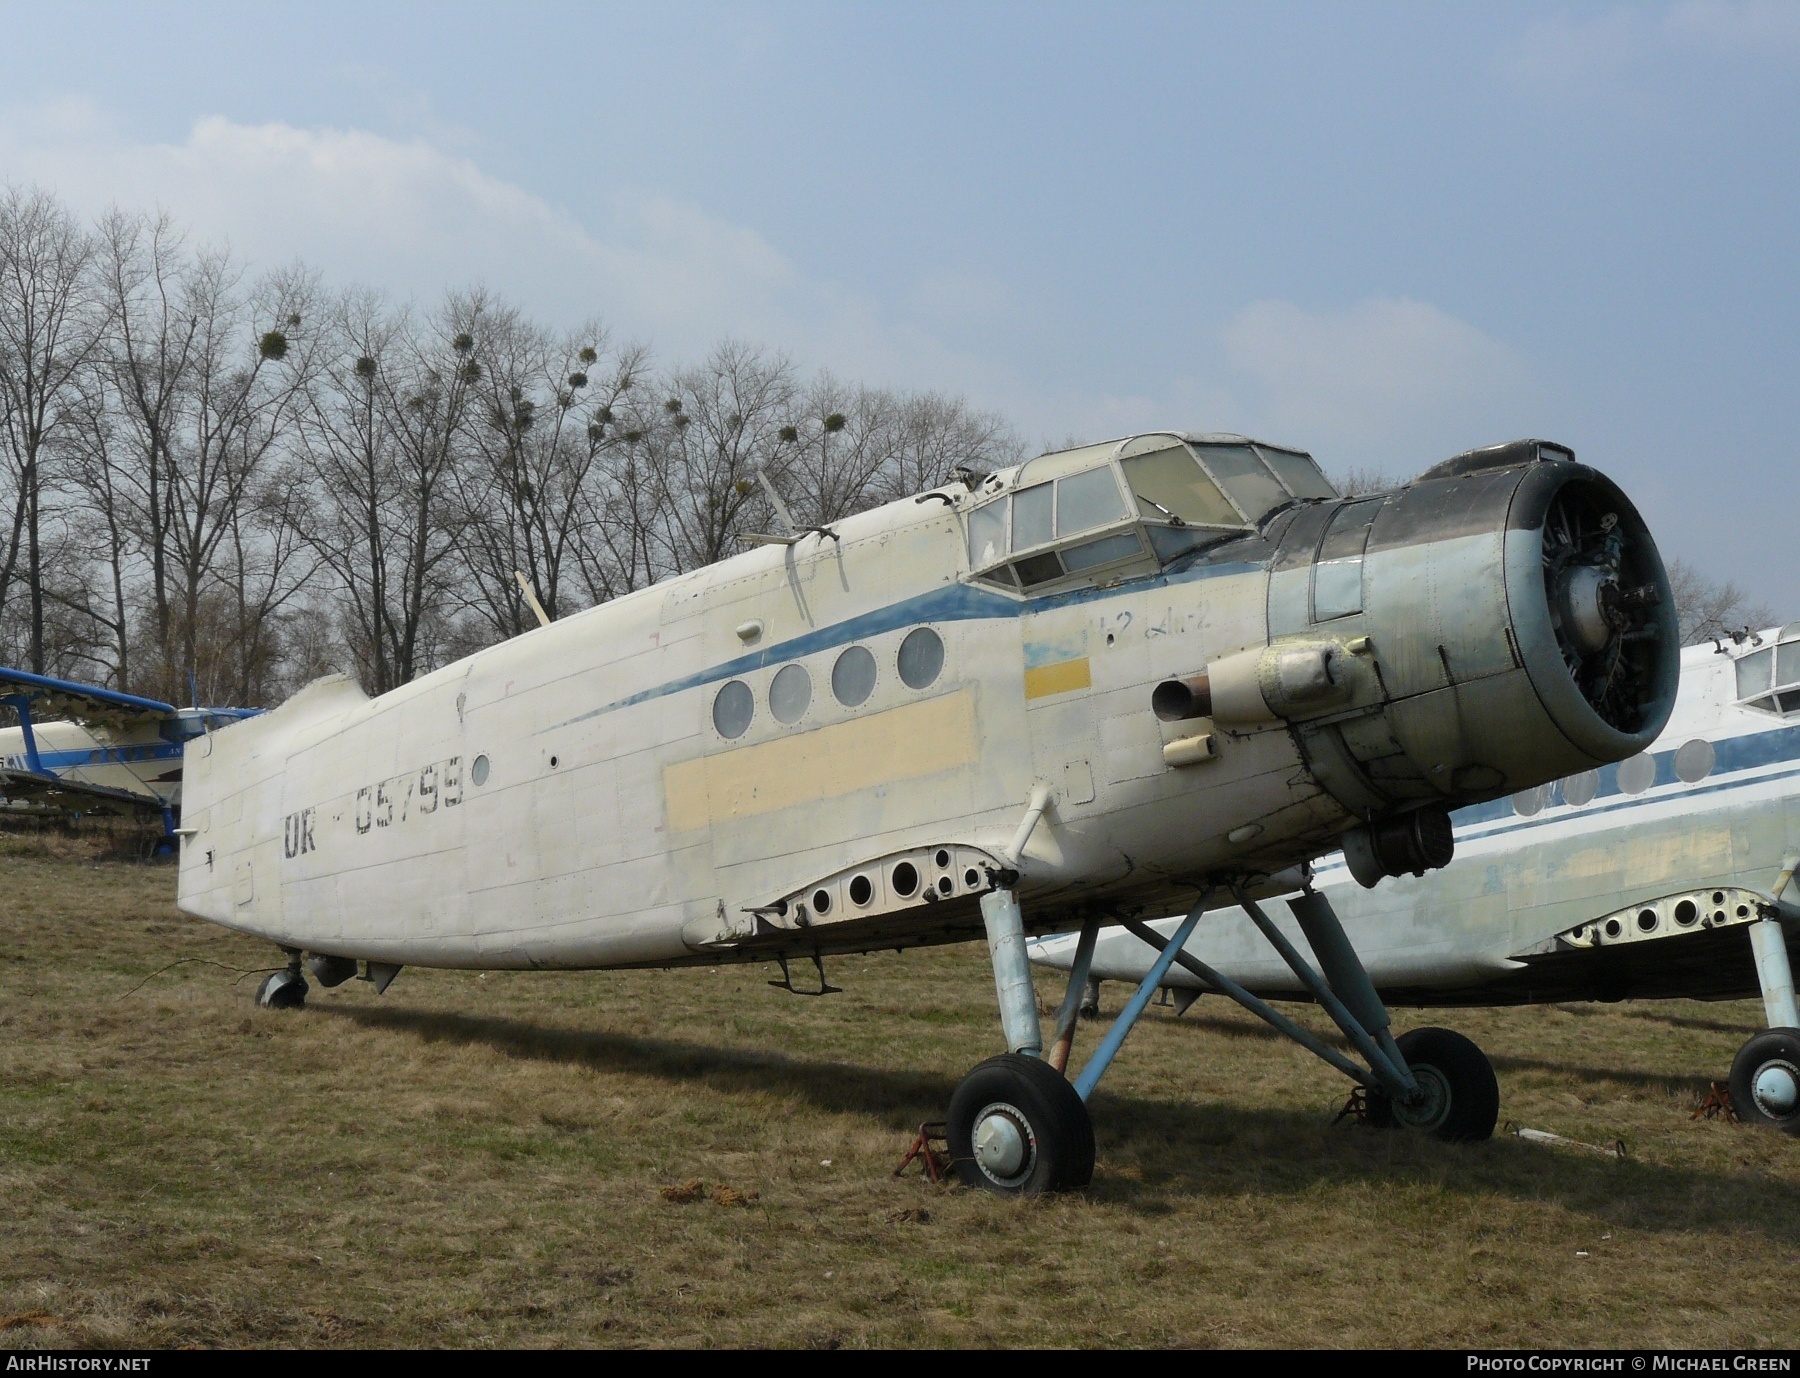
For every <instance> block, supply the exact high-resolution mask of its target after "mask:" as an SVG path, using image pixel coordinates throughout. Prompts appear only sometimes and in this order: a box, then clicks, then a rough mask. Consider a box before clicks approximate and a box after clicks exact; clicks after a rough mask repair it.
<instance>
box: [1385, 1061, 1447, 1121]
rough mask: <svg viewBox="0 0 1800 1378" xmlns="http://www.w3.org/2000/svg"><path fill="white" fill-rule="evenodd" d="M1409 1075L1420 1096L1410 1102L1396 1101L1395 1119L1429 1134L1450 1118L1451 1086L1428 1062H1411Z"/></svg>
mask: <svg viewBox="0 0 1800 1378" xmlns="http://www.w3.org/2000/svg"><path fill="white" fill-rule="evenodd" d="M1412 1074H1413V1080H1414V1081H1415V1082H1417V1083H1418V1086H1419V1093H1418V1095H1416V1096H1414V1097H1413V1098H1412V1099H1410V1100H1396V1101H1395V1102H1394V1118H1395V1119H1397V1120H1399V1121H1400V1122H1401V1123H1402V1124H1404V1125H1406V1126H1407V1127H1408V1128H1411V1129H1423V1130H1425V1131H1426V1132H1427V1133H1429V1132H1430V1131H1432V1130H1434V1129H1436V1128H1437V1127H1438V1126H1439V1125H1441V1124H1442V1123H1443V1122H1444V1121H1445V1120H1446V1119H1448V1118H1449V1117H1450V1083H1449V1082H1448V1081H1446V1080H1445V1079H1444V1074H1443V1073H1442V1072H1440V1071H1438V1069H1437V1068H1435V1067H1433V1066H1432V1065H1431V1064H1430V1063H1428V1062H1415V1063H1413V1064H1412Z"/></svg>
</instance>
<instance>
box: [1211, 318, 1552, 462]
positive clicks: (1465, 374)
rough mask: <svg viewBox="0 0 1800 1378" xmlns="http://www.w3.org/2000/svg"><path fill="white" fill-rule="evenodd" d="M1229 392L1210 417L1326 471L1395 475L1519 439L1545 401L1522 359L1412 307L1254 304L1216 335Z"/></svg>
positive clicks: (1465, 327)
mask: <svg viewBox="0 0 1800 1378" xmlns="http://www.w3.org/2000/svg"><path fill="white" fill-rule="evenodd" d="M1221 334H1222V339H1223V343H1224V350H1225V360H1226V364H1227V368H1228V375H1227V376H1228V379H1229V388H1228V390H1224V391H1219V390H1215V391H1213V392H1212V394H1211V395H1210V397H1208V396H1207V395H1206V394H1205V393H1204V392H1201V393H1199V394H1198V395H1197V398H1196V400H1205V401H1206V402H1208V403H1209V404H1210V406H1211V408H1212V409H1213V411H1214V414H1217V415H1220V416H1222V417H1225V418H1228V423H1229V424H1230V425H1231V426H1232V427H1234V428H1236V429H1240V430H1244V431H1247V432H1249V433H1251V434H1255V435H1261V436H1264V437H1266V438H1267V439H1270V440H1285V441H1289V442H1291V443H1300V444H1303V445H1306V446H1308V447H1309V448H1312V449H1313V450H1314V452H1315V453H1316V454H1317V455H1318V456H1319V458H1320V459H1321V460H1323V461H1324V462H1325V463H1326V464H1327V465H1328V466H1332V467H1343V466H1346V465H1351V464H1357V465H1375V466H1378V467H1385V468H1387V469H1388V470H1390V471H1391V472H1395V473H1396V474H1398V473H1399V471H1400V470H1402V469H1404V468H1406V467H1407V466H1410V465H1414V464H1417V463H1419V462H1421V461H1429V460H1431V459H1434V458H1442V457H1444V456H1445V455H1448V454H1452V453H1455V452H1456V451H1459V450H1463V449H1467V448H1469V447H1471V446H1474V445H1482V444H1488V443H1491V442H1494V441H1498V440H1506V439H1512V438H1514V437H1515V436H1517V435H1522V434H1525V433H1526V432H1527V431H1528V430H1529V429H1530V425H1531V421H1532V419H1533V414H1534V413H1536V412H1538V411H1540V410H1541V405H1542V403H1541V398H1540V397H1539V395H1538V394H1539V389H1538V387H1537V385H1536V382H1535V379H1534V375H1533V371H1532V368H1531V365H1530V363H1529V361H1528V360H1527V359H1526V358H1525V357H1524V356H1523V355H1522V354H1520V353H1519V352H1518V351H1517V350H1514V349H1513V348H1511V347H1510V346H1508V345H1505V344H1503V343H1501V342H1500V341H1498V340H1495V339H1494V338H1492V337H1491V336H1489V335H1487V334H1485V333H1484V332H1482V331H1481V330H1479V329H1477V328H1476V327H1475V326H1473V325H1470V324H1469V323H1468V322H1467V321H1462V320H1458V319H1457V318H1456V317H1455V316H1452V315H1450V314H1448V313H1447V312H1445V311H1443V310H1441V309H1439V308H1438V307H1436V306H1433V305H1432V304H1431V303H1429V302H1423V301H1413V300H1410V299H1407V298H1385V297H1384V298H1372V299H1370V300H1366V301H1362V302H1358V303H1357V304H1355V305H1353V306H1350V307H1347V308H1344V309H1341V310H1328V311H1307V310H1306V309H1304V308H1302V307H1300V306H1297V305H1295V304H1294V303H1293V302H1288V301H1261V302H1256V303H1253V304H1252V305H1250V306H1246V307H1245V308H1243V310H1241V311H1239V312H1238V313H1237V314H1236V315H1234V316H1233V317H1232V318H1231V319H1230V320H1229V321H1228V322H1227V323H1226V324H1225V327H1224V329H1223V331H1222V332H1221Z"/></svg>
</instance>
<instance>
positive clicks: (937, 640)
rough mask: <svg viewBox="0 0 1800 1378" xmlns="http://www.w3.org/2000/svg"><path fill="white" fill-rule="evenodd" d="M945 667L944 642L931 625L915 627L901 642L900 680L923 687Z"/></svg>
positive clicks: (908, 684)
mask: <svg viewBox="0 0 1800 1378" xmlns="http://www.w3.org/2000/svg"><path fill="white" fill-rule="evenodd" d="M943 668H944V642H943V638H941V637H940V636H939V635H938V634H937V633H936V632H934V631H932V630H931V628H930V627H914V628H913V629H912V630H911V631H910V632H908V633H907V634H906V640H904V641H902V642H901V643H900V682H901V683H902V684H904V685H905V686H906V687H907V688H908V689H923V688H925V687H926V686H927V685H929V684H931V683H932V681H934V680H935V679H937V677H938V675H939V673H940V672H941V671H942V670H943Z"/></svg>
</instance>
